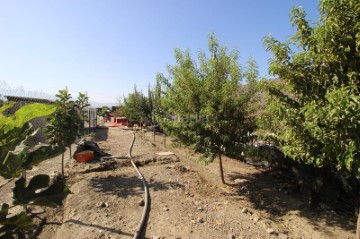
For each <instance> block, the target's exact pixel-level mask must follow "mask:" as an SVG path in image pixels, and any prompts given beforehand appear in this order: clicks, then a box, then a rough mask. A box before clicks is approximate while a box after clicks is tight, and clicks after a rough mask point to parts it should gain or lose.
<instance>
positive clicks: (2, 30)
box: [0, 0, 319, 105]
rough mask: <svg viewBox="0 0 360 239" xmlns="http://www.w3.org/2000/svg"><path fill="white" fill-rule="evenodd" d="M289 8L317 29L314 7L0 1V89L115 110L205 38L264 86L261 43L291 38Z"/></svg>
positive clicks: (308, 3)
mask: <svg viewBox="0 0 360 239" xmlns="http://www.w3.org/2000/svg"><path fill="white" fill-rule="evenodd" d="M294 6H303V8H304V9H305V11H306V13H307V16H308V19H309V20H312V21H315V22H316V21H317V19H318V17H319V14H318V1H317V0H127V1H125V0H98V1H94V0H58V1H53V0H43V1H41V0H32V1H27V0H23V1H19V0H0V34H1V35H0V36H1V37H0V81H2V82H6V83H7V84H8V85H10V87H12V88H16V87H23V88H24V89H25V90H28V91H38V92H44V93H48V94H52V95H54V94H56V93H57V92H58V90H60V89H64V88H65V87H67V88H68V89H69V91H70V93H71V94H72V95H73V96H74V97H76V96H77V95H78V92H84V93H85V92H86V93H87V94H88V96H89V97H90V100H91V101H93V102H97V103H98V104H104V105H105V104H111V103H113V104H116V103H117V102H118V98H119V97H120V98H121V97H123V96H127V94H129V93H130V92H132V91H133V89H134V85H136V86H137V88H138V89H142V90H143V91H144V93H145V92H147V88H148V85H149V84H154V83H155V77H156V74H157V73H158V72H159V73H163V74H164V75H165V76H166V75H167V70H166V66H167V65H168V64H170V65H173V64H174V63H175V60H174V49H175V48H180V49H182V50H185V49H190V50H191V52H192V54H193V56H194V59H196V55H197V53H198V52H199V51H200V50H205V51H206V50H207V49H208V45H207V44H208V36H209V34H210V33H214V34H215V36H216V37H217V38H218V40H219V42H220V44H225V45H226V46H227V47H228V48H229V49H233V48H235V49H236V50H238V51H239V55H240V63H241V64H242V65H245V63H246V61H247V60H248V58H249V57H250V56H251V57H253V58H254V59H255V61H256V62H257V63H258V65H259V71H260V75H261V76H262V77H267V78H271V77H272V76H269V74H268V71H267V68H268V61H269V59H270V58H271V54H270V53H268V52H266V49H265V47H264V45H263V38H264V37H265V36H267V35H269V34H271V35H273V36H274V37H275V38H276V39H278V40H280V41H284V40H286V39H287V38H288V37H290V36H291V35H292V34H293V33H294V29H293V28H292V26H291V23H290V20H289V13H290V11H291V9H292V8H293V7H294Z"/></svg>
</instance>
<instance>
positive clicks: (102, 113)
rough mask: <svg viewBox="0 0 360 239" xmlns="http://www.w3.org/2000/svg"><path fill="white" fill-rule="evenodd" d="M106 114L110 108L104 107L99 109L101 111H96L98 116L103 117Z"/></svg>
mask: <svg viewBox="0 0 360 239" xmlns="http://www.w3.org/2000/svg"><path fill="white" fill-rule="evenodd" d="M108 112H110V108H109V107H108V106H106V105H105V106H103V107H101V109H100V110H99V111H98V113H97V114H98V115H99V116H102V117H104V116H105V115H106V114H107V113H108Z"/></svg>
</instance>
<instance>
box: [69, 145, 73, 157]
mask: <svg viewBox="0 0 360 239" xmlns="http://www.w3.org/2000/svg"><path fill="white" fill-rule="evenodd" d="M69 150H70V151H69V152H70V159H72V157H71V145H70V146H69Z"/></svg>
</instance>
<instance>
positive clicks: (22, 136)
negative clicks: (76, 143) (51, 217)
mask: <svg viewBox="0 0 360 239" xmlns="http://www.w3.org/2000/svg"><path fill="white" fill-rule="evenodd" d="M13 105H14V104H13V103H6V104H4V105H3V106H2V107H0V176H1V177H3V178H4V179H6V180H7V182H6V183H5V184H3V185H0V189H1V188H2V187H4V186H5V185H7V184H8V183H10V182H12V181H13V180H15V179H17V180H16V181H15V187H14V189H13V203H12V206H10V205H9V204H7V203H2V204H1V209H0V238H1V239H3V238H25V231H26V230H27V229H30V228H31V227H32V226H33V221H32V218H31V217H30V216H29V215H28V213H27V212H26V211H22V212H20V213H17V214H15V215H12V216H9V209H10V208H13V207H16V206H20V205H22V206H26V205H39V206H49V207H56V206H58V205H61V204H62V200H63V199H64V198H65V197H66V196H67V195H68V194H69V193H70V191H69V189H68V187H67V186H66V185H65V184H64V182H63V181H62V180H55V181H54V182H53V183H52V184H50V177H49V176H48V175H43V174H42V175H36V176H34V177H33V178H32V179H31V180H30V182H29V183H28V184H27V186H26V179H25V178H23V177H20V178H19V176H20V175H21V174H22V173H23V172H24V171H25V170H27V169H31V168H32V167H33V166H35V165H37V164H39V163H40V162H42V161H43V160H46V159H48V158H51V157H54V156H56V155H58V154H60V153H62V152H63V151H64V148H63V147H61V146H51V145H36V146H30V145H28V141H29V140H31V139H32V137H34V136H35V134H36V133H37V131H34V130H33V128H32V125H31V123H29V121H30V120H32V119H34V118H37V117H43V116H47V115H49V114H51V113H53V112H54V111H55V107H54V106H52V105H44V104H28V105H25V106H23V107H21V108H20V109H18V110H17V111H16V112H15V113H14V114H12V115H4V112H5V111H7V110H9V109H11V108H12V107H13ZM39 191H40V192H39Z"/></svg>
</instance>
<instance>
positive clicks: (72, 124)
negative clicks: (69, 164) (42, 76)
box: [46, 89, 84, 178]
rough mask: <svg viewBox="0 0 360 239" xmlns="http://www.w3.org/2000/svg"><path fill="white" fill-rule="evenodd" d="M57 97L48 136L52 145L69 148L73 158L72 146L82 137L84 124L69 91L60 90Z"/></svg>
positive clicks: (62, 162) (48, 126)
mask: <svg viewBox="0 0 360 239" xmlns="http://www.w3.org/2000/svg"><path fill="white" fill-rule="evenodd" d="M56 97H57V98H58V99H57V100H56V101H55V105H56V110H55V112H54V113H53V114H52V115H51V116H50V120H49V123H48V125H47V126H46V134H47V136H48V139H49V141H50V143H51V144H54V145H59V146H61V147H68V148H69V150H70V157H71V144H72V143H73V142H74V141H75V138H76V137H77V136H79V135H80V132H81V131H82V129H83V128H84V122H83V120H82V118H81V115H80V112H79V111H78V110H77V108H76V107H75V102H73V101H70V100H71V94H69V92H68V90H67V89H64V90H60V91H59V94H57V95H56ZM78 101H80V100H78ZM61 176H62V178H64V152H63V154H62V157H61Z"/></svg>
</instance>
